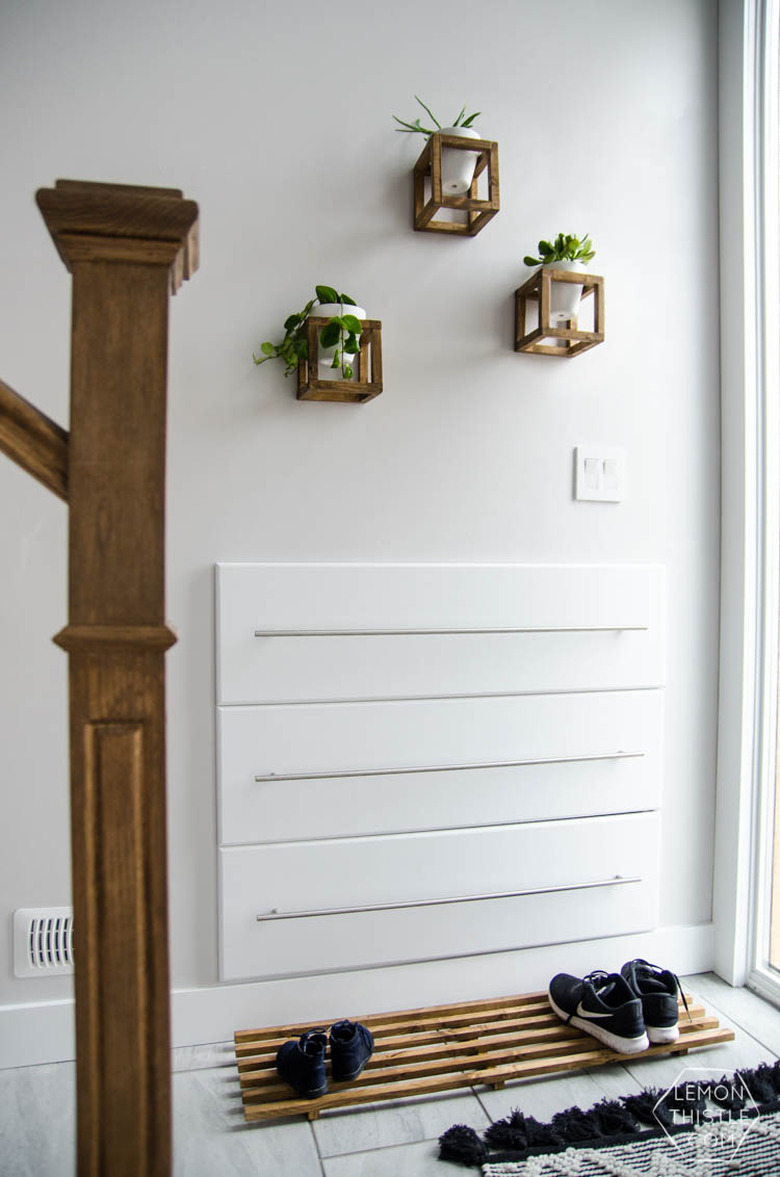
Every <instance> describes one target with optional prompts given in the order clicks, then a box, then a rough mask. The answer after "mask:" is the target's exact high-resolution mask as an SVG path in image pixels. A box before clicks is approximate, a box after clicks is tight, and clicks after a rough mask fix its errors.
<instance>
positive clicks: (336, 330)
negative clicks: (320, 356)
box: [252, 286, 360, 380]
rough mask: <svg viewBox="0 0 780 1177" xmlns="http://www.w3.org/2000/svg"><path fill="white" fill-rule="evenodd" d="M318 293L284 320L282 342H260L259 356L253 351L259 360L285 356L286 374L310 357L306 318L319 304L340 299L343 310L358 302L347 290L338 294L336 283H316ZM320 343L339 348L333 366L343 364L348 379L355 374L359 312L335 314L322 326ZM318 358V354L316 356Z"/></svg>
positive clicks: (334, 355) (342, 369)
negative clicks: (323, 284)
mask: <svg viewBox="0 0 780 1177" xmlns="http://www.w3.org/2000/svg"><path fill="white" fill-rule="evenodd" d="M314 290H315V297H314V298H311V299H309V301H308V302H307V303H306V306H305V307H304V308H303V310H302V311H297V312H296V313H295V314H292V315H289V316H288V317H287V318H286V319H285V321H284V339H283V340H282V341H281V343H261V344H260V351H261V352H262V353H263V354H262V355H260V356H256V355H254V353H253V355H252V359H253V360H254V362H255V363H256V364H264V363H265V361H266V360H284V363H285V369H284V374H285V376H289V375H290V373H291V372H294V371H295V370H296V369H297V367H298V364H299V363H300V361H301V360H308V359H309V345H308V342H307V339H306V320H307V319H308V318H309V316H310V315H311V314H312V311H313V310H314V313H315V314H316V309H315V308H316V306H317V304H318V303H319V304H321V305H324V304H326V303H339V304H340V305H341V309H342V311H343V310H344V307H345V306H347V307H350V306H352V307H353V306H356V305H357V304H356V303H355V300H354V298H350V297H349V295H348V294H339V293H338V291H337V290H336V289H335V288H334V287H333V286H315V287H314ZM320 343H321V345H322V346H323V347H328V348H330V347H334V346H335V348H336V350H335V352H334V353H333V362H332V363H331V368H341V374H342V376H343V378H344V379H345V380H351V379H352V376H353V371H352V366H351V364H350V362H349V361H350V359H351V358H352V356H354V355H357V353H358V352H359V351H360V319H358V317H357V316H356V315H353V314H350V313H349V312H348V311H347V312H346V313H345V314H341V315H333V316H332V317H331V318H330V319H329V320H328V322H327V323H326V324H325V326H324V327H323V328H322V329H321V330H320ZM314 358H315V359H316V357H314Z"/></svg>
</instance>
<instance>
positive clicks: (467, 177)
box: [441, 127, 482, 196]
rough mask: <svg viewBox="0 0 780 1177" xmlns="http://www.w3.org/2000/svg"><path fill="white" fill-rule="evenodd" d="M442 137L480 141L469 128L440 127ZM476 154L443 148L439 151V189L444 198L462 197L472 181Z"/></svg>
mask: <svg viewBox="0 0 780 1177" xmlns="http://www.w3.org/2000/svg"><path fill="white" fill-rule="evenodd" d="M441 133H442V135H456V136H457V137H458V138H459V139H481V138H482V136H481V135H480V134H479V133H478V132H477V131H473V130H472V129H471V127H442V129H441ZM476 166H477V154H476V152H474V151H458V150H456V149H454V148H452V147H450V148H447V147H443V148H442V151H441V187H442V192H443V193H444V195H445V196H464V195H465V194H466V193H467V192H468V190H469V188H470V187H471V181H472V180H473V179H474V169H475V168H476Z"/></svg>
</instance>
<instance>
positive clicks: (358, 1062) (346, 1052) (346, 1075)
mask: <svg viewBox="0 0 780 1177" xmlns="http://www.w3.org/2000/svg"><path fill="white" fill-rule="evenodd" d="M373 1050H374V1037H373V1035H372V1033H371V1031H370V1030H369V1029H368V1028H367V1027H366V1026H364V1025H363V1023H362V1022H348V1021H346V1020H344V1021H342V1022H334V1023H333V1025H332V1026H331V1028H330V1068H331V1075H332V1076H333V1081H334V1083H348V1082H349V1081H350V1079H357V1077H358V1075H359V1074H360V1072H361V1071H362V1070H363V1068H364V1067H365V1065H366V1063H367V1062H368V1060H369V1059H370V1058H371V1055H372V1053H373Z"/></svg>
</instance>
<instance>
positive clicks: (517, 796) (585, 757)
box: [218, 690, 663, 845]
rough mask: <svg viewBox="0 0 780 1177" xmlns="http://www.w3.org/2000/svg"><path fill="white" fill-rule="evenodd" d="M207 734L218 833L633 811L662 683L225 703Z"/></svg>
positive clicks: (656, 776) (248, 836)
mask: <svg viewBox="0 0 780 1177" xmlns="http://www.w3.org/2000/svg"><path fill="white" fill-rule="evenodd" d="M218 744H219V798H220V841H221V843H222V845H238V844H240V843H249V842H276V841H287V840H292V839H295V840H299V839H305V838H337V837H348V836H353V835H360V834H381V833H401V832H407V831H412V830H440V829H445V828H450V829H452V828H454V827H473V826H478V825H480V826H481V825H497V824H499V823H504V822H512V823H518V822H523V821H539V820H544V819H550V818H565V817H576V816H586V815H589V814H598V813H628V812H637V811H639V810H649V809H654V808H656V807H657V806H658V804H659V794H660V780H661V759H662V751H663V692H662V691H659V690H639V691H598V692H592V693H583V694H577V693H574V694H551V695H517V696H509V697H503V696H498V697H487V698H465V699H430V700H408V701H396V702H371V703H343V704H335V703H331V704H305V705H298V706H265V707H227V708H222V709H220V713H219V727H218ZM420 769H422V770H426V769H427V770H428V771H419V770H420ZM404 770H407V771H404ZM256 777H261V778H262V779H261V780H257V779H256Z"/></svg>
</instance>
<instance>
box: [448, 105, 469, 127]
mask: <svg viewBox="0 0 780 1177" xmlns="http://www.w3.org/2000/svg"><path fill="white" fill-rule="evenodd" d="M465 113H466V107H465V106H464V107H463V109H462V110H461V112H460V114H459V115H458V117H457V118H456V119H455V122H454V123H451V124H450V125H451V126H453V127H459V126H460V120H461V119H462V118H463V116H464V114H465Z"/></svg>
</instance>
